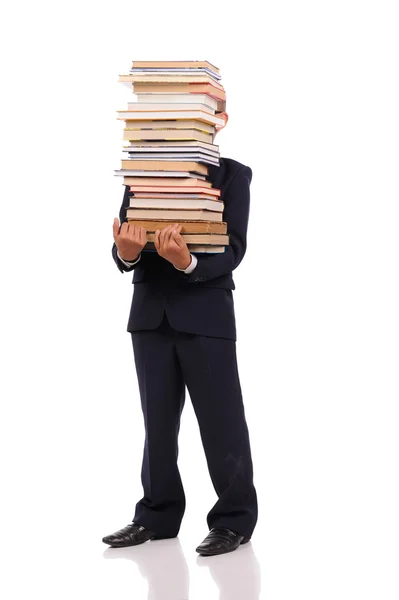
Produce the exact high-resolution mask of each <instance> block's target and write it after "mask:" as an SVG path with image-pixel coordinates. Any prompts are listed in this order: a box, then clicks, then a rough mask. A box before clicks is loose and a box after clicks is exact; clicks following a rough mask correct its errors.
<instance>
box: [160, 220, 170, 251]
mask: <svg viewBox="0 0 399 600" xmlns="http://www.w3.org/2000/svg"><path fill="white" fill-rule="evenodd" d="M168 229H169V226H167V227H164V228H163V229H162V230H161V233H160V234H159V247H160V249H161V252H164V250H165V236H166V234H167V232H168Z"/></svg>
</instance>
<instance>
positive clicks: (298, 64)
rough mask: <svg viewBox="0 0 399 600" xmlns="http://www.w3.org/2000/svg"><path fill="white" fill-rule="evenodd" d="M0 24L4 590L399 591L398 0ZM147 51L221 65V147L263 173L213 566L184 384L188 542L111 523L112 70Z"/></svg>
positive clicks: (115, 477)
mask: <svg viewBox="0 0 399 600" xmlns="http://www.w3.org/2000/svg"><path fill="white" fill-rule="evenodd" d="M0 22H1V25H0V27H1V31H0V33H1V36H0V40H1V41H0V43H1V61H2V67H1V75H2V77H1V82H2V86H1V103H2V110H1V115H0V118H1V129H0V132H1V174H2V176H1V241H0V243H1V260H2V277H1V280H2V294H1V299H2V310H1V322H0V326H1V344H2V361H1V364H2V377H1V384H2V388H3V389H2V402H1V425H0V427H1V432H0V433H1V442H0V443H1V458H2V471H1V473H2V474H1V483H2V494H1V503H2V508H1V513H0V514H1V528H0V532H1V550H0V552H1V563H0V564H1V571H2V583H1V585H3V586H9V589H8V590H7V591H5V592H4V593H3V594H2V595H3V596H4V597H5V598H7V599H8V600H11V599H14V598H18V599H19V598H25V597H36V596H37V597H40V598H42V600H45V599H46V600H47V599H50V598H51V599H53V598H57V599H58V600H63V599H64V598H65V599H68V600H69V599H70V598H82V599H83V598H85V599H86V598H95V599H96V600H100V599H101V598H111V597H118V598H135V599H137V600H142V599H146V598H147V590H148V589H149V591H148V598H151V600H154V599H155V600H160V599H161V598H162V600H186V599H187V598H190V600H199V599H201V600H202V599H204V598H206V599H207V600H216V599H217V598H219V597H220V598H222V599H228V600H236V599H239V600H255V599H257V598H258V597H260V598H262V599H263V598H264V599H266V598H267V600H280V599H281V600H282V599H291V598H306V600H311V599H312V600H313V599H315V600H316V599H317V600H319V599H320V598H323V599H324V600H328V599H334V600H335V599H336V598H337V597H339V598H341V599H348V600H349V599H351V600H352V599H353V598H362V600H364V599H369V598H370V599H371V598H373V599H374V598H384V600H391V599H392V600H393V599H397V597H398V592H399V583H398V578H397V574H398V573H397V568H398V558H399V556H398V535H399V520H398V519H399V518H398V508H397V507H398V506H399V489H398V455H399V448H398V412H399V411H398V391H399V390H398V387H399V385H398V363H399V361H398V359H399V356H398V354H399V352H398V339H399V338H398V334H399V331H398V329H399V327H398V325H399V323H398V306H399V294H398V291H399V289H398V258H399V252H398V250H399V248H398V225H399V223H398V213H399V210H398V158H399V152H398V147H399V146H398V144H399V142H398V140H399V136H398V133H399V131H398V124H399V123H398V121H399V118H398V107H399V97H398V96H399V94H398V91H399V89H398V56H399V48H398V46H399V43H398V25H399V23H398V5H397V3H396V2H394V1H384V0H379V1H378V2H377V1H376V0H375V1H374V2H373V1H362V2H360V1H355V0H334V2H332V1H330V2H321V1H320V0H319V1H316V0H313V1H311V0H306V1H302V2H298V1H294V0H279V1H275V0H270V1H266V2H265V3H261V2H259V3H258V2H255V1H253V0H252V1H248V2H245V3H237V4H234V3H231V2H221V1H219V2H217V3H215V4H213V5H211V4H209V3H208V4H206V3H205V4H204V3H202V4H201V3H187V2H181V3H180V2H173V1H170V2H167V3H166V2H165V3H163V2H162V3H161V2H152V3H150V2H137V3H135V2H125V1H121V0H115V1H114V2H111V3H99V2H88V1H84V0H83V1H80V2H75V1H71V2H69V3H63V4H61V3H54V2H42V1H40V0H39V1H37V2H33V3H28V2H20V3H18V4H14V5H11V3H8V4H7V6H4V7H3V8H2V14H1V19H0ZM150 59H152V60H157V59H158V60H166V59H172V60H191V59H197V60H209V61H210V62H212V63H213V64H215V65H216V66H218V67H219V68H220V69H221V74H222V83H223V84H224V86H225V88H226V91H227V109H228V113H229V115H230V119H229V123H228V126H227V128H226V129H225V130H224V131H222V132H221V133H220V134H219V135H218V138H217V140H218V143H219V145H220V149H221V153H222V156H225V157H230V158H234V159H236V160H238V161H240V162H242V163H244V164H247V165H249V166H250V167H251V168H252V170H253V182H252V186H251V214H250V225H249V230H248V250H247V254H246V256H245V258H244V260H243V262H242V263H241V265H240V266H239V268H238V269H237V271H236V272H235V274H234V279H235V282H236V290H235V292H234V294H235V296H234V297H235V305H236V318H237V330H238V340H237V351H238V358H239V370H240V376H241V384H242V388H243V394H244V401H245V406H246V414H247V420H248V425H249V428H250V435H251V441H252V450H253V459H254V468H255V483H256V486H257V490H258V496H259V521H258V526H257V528H256V530H255V532H254V536H253V538H252V542H251V543H250V544H248V545H247V546H246V547H242V548H240V549H239V550H237V551H236V552H233V553H232V554H231V555H225V556H224V557H217V558H211V559H208V561H206V559H203V560H202V562H201V560H198V559H197V554H196V553H195V547H196V546H197V544H198V543H199V542H200V541H202V539H203V538H204V537H205V535H206V533H207V527H206V521H205V516H206V514H207V512H208V510H209V509H210V508H211V506H212V505H213V503H214V502H215V500H216V497H215V494H214V491H213V488H212V485H211V482H210V479H209V476H208V473H207V469H206V462H205V458H204V455H203V451H202V447H201V443H200V437H199V432H198V427H197V424H196V421H195V417H194V413H193V410H192V407H191V403H190V400H189V397H188V398H187V403H186V408H185V411H184V413H183V419H182V429H181V436H180V469H181V473H182V477H183V480H184V484H185V490H186V495H187V511H186V515H185V519H184V521H183V525H182V528H181V532H180V536H179V540H174V541H172V542H170V541H163V542H150V543H148V544H145V545H144V546H141V547H138V548H135V549H132V548H131V549H129V550H122V551H119V550H114V551H113V550H107V547H106V546H105V545H104V544H103V543H102V542H101V538H102V537H103V536H104V535H106V534H109V533H111V532H113V531H115V530H116V529H119V528H121V527H123V526H125V525H126V524H127V523H128V522H130V521H131V518H132V516H133V511H134V505H135V503H136V501H137V500H138V499H139V498H140V497H141V492H142V489H141V484H140V466H141V455H142V444H143V439H144V438H143V436H144V431H143V426H142V417H141V412H140V408H139V396H138V386H137V381H136V374H135V370H134V363H133V351H132V346H131V340H130V334H129V333H127V332H126V325H127V318H128V311H129V308H130V301H131V294H132V289H133V287H132V284H131V279H132V275H131V274H124V275H122V274H121V273H120V272H119V271H118V269H117V268H116V266H115V264H114V262H113V260H112V257H111V247H112V242H113V238H112V221H113V218H114V216H117V215H118V212H119V207H120V204H121V201H122V194H123V188H122V180H121V179H120V178H117V177H115V176H114V175H113V170H114V169H118V168H120V160H121V158H122V151H121V148H122V144H123V142H122V128H123V125H122V123H121V122H120V121H117V120H116V111H117V110H121V109H124V108H125V107H126V105H127V102H128V101H129V100H132V99H133V95H132V94H130V93H129V91H128V90H127V89H126V88H125V87H124V86H122V85H121V84H118V83H117V80H118V75H119V74H120V73H126V72H128V70H129V68H130V65H131V62H132V60H150ZM108 558H113V559H114V560H106V559H108ZM204 561H205V562H204ZM240 586H241V587H240ZM243 586H244V587H245V591H244V590H243ZM188 587H189V588H190V589H189V591H188ZM259 587H261V592H260V596H259V595H258V592H259ZM219 594H220V595H219Z"/></svg>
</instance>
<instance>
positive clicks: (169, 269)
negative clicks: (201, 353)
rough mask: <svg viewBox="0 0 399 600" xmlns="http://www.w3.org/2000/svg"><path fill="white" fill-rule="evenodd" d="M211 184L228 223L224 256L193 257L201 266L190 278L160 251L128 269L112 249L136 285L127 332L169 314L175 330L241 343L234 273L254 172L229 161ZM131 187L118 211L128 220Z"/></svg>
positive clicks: (213, 170)
mask: <svg viewBox="0 0 399 600" xmlns="http://www.w3.org/2000/svg"><path fill="white" fill-rule="evenodd" d="M207 179H208V180H209V181H211V183H212V187H215V188H218V189H220V190H221V195H220V199H221V200H223V202H224V211H223V221H226V222H227V233H228V234H229V238H230V244H229V245H228V246H226V249H225V251H224V252H223V253H219V254H207V253H195V254H196V257H197V258H198V264H197V266H196V267H195V269H194V270H193V271H192V272H191V273H189V274H187V273H184V272H183V271H180V270H178V269H176V268H175V267H174V266H173V265H172V264H171V263H170V262H169V261H167V260H166V259H164V258H162V257H161V256H159V254H158V253H157V252H150V251H142V253H141V259H140V260H139V261H138V262H137V263H136V264H134V265H133V266H131V267H127V266H126V265H125V264H123V263H122V262H121V260H120V259H119V257H118V256H117V247H116V244H115V243H114V244H113V246H112V256H113V259H114V261H115V263H116V265H117V267H118V269H119V271H120V272H121V273H124V272H125V271H127V272H128V271H133V279H132V283H133V284H135V285H134V290H133V297H132V303H131V308H130V314H129V319H128V323H127V331H129V332H133V331H139V330H142V329H155V328H156V327H158V326H159V325H160V323H161V321H162V319H163V316H164V313H165V311H166V314H167V317H168V320H169V322H170V324H171V325H172V327H174V328H175V329H177V330H179V331H184V332H187V333H195V334H199V335H206V336H213V337H223V338H228V339H233V340H236V339H237V331H236V322H235V312H234V299H233V290H234V289H235V283H234V280H233V271H234V269H236V268H237V266H238V265H239V264H240V262H241V261H242V259H243V257H244V254H245V251H246V246H247V227H248V219H249V208H250V183H251V180H252V170H251V169H250V168H249V167H247V166H245V165H243V164H241V163H239V162H238V161H236V160H233V159H231V158H220V165H219V166H218V167H217V166H214V165H208V175H207ZM129 196H130V193H129V187H128V186H126V187H125V193H124V197H123V202H122V206H121V209H120V212H119V220H120V222H121V223H123V222H125V221H127V217H126V209H127V207H128V206H129Z"/></svg>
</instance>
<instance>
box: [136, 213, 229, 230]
mask: <svg viewBox="0 0 399 600" xmlns="http://www.w3.org/2000/svg"><path fill="white" fill-rule="evenodd" d="M126 216H127V219H128V220H130V219H134V220H137V219H142V220H145V222H147V221H148V222H152V221H154V222H155V221H156V222H157V223H158V221H159V222H160V221H166V223H164V224H163V227H166V225H170V224H171V223H175V222H176V221H179V222H181V223H182V224H184V223H189V222H190V223H191V221H194V222H202V221H203V222H204V223H207V227H208V225H209V223H210V225H209V231H213V232H215V233H226V231H227V230H226V228H225V224H224V225H223V227H222V228H220V227H218V226H219V224H220V223H223V219H222V213H218V212H213V211H211V210H201V209H200V210H196V209H195V208H192V209H184V210H175V209H173V208H166V209H164V210H162V209H161V208H127V209H126ZM142 227H146V228H147V225H142ZM195 227H196V226H195ZM213 227H214V228H213ZM148 228H150V225H148ZM159 228H160V225H157V227H156V229H159ZM152 231H154V230H152ZM185 231H186V230H185ZM187 231H192V232H197V231H198V232H203V231H208V229H201V228H200V229H198V228H197V229H196V228H194V229H189V230H187Z"/></svg>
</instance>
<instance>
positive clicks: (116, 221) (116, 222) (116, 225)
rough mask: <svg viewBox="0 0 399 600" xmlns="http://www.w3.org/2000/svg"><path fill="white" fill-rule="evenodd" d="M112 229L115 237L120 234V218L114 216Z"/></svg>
mask: <svg viewBox="0 0 399 600" xmlns="http://www.w3.org/2000/svg"><path fill="white" fill-rule="evenodd" d="M112 231H113V234H114V239H116V238H117V236H118V235H119V219H118V218H117V217H115V218H114V223H113V225H112Z"/></svg>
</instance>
